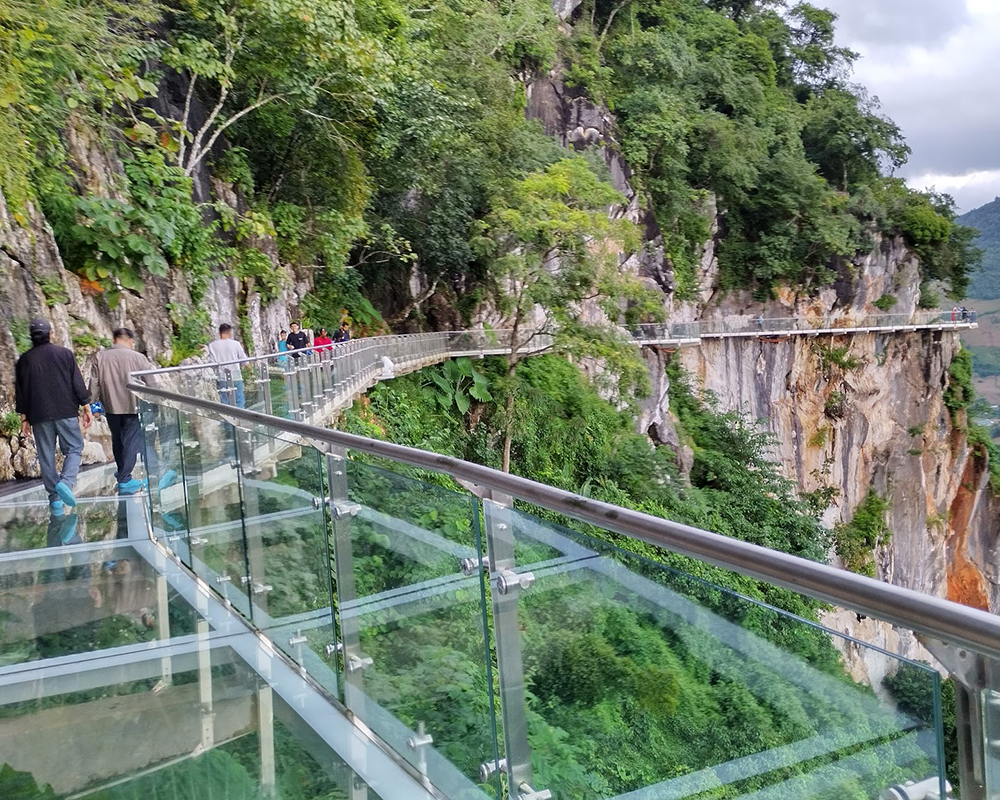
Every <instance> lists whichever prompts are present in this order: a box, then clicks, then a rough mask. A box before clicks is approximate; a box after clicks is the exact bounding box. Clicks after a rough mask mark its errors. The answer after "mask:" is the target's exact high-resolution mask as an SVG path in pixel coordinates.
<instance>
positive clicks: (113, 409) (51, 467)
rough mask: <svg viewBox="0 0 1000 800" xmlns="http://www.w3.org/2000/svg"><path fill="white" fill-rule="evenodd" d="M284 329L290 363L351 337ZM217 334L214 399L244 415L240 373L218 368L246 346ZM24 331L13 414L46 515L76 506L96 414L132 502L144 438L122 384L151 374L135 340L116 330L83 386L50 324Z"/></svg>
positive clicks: (169, 476)
mask: <svg viewBox="0 0 1000 800" xmlns="http://www.w3.org/2000/svg"><path fill="white" fill-rule="evenodd" d="M288 327H289V328H290V329H291V332H290V333H287V334H286V332H285V331H282V332H281V339H280V341H279V350H281V351H288V352H289V354H290V355H291V356H292V357H293V358H298V357H299V355H300V354H299V352H297V351H305V352H309V351H310V349H312V348H315V349H316V350H320V351H322V350H327V349H332V348H333V346H334V345H335V344H337V343H339V342H346V341H349V340H350V338H351V332H350V326H349V325H348V324H347V323H346V322H344V323H343V324H342V325H341V326H340V330H338V331H337V332H336V334H335V336H334V338H332V339H331V338H329V337H328V336H327V335H326V330H325V329H324V328H320V330H319V335H317V336H316V337H315V338H314V339H313V341H312V343H310V342H309V336H308V334H306V333H305V332H304V331H301V330H300V329H299V324H298V323H297V322H292V323H290V324H289V326H288ZM218 331H219V337H218V339H216V340H215V341H213V342H211V343H210V344H209V345H208V360H209V361H210V362H211V363H214V364H216V365H217V367H216V382H217V383H216V385H217V388H218V390H219V399H220V400H221V401H222V402H223V403H226V404H228V405H234V406H237V407H239V408H243V407H244V406H245V405H246V399H245V392H244V386H243V380H242V374H241V372H240V370H239V368H238V366H237V367H236V368H235V369H232V370H226V369H224V368H223V365H227V364H233V362H239V361H245V360H247V358H248V356H247V353H246V350H245V349H244V348H243V345H242V344H241V343H240V342H239V341H238V340H237V339H235V338H233V326H232V325H230V324H229V323H223V324H221V325H219V328H218ZM28 332H29V336H30V338H31V348H30V349H29V350H28V351H27V352H25V353H24V354H23V355H21V357H20V358H19V359H18V360H17V364H16V365H15V407H16V411H17V413H18V414H20V417H21V435H22V436H25V437H28V436H33V437H34V440H35V448H36V451H37V454H38V466H39V469H40V471H41V474H42V484H43V486H44V487H45V491H46V494H47V495H48V499H49V508H50V510H51V512H52V513H53V514H55V515H62V514H63V513H64V511H65V509H66V508H67V507H69V508H72V507H74V506H76V504H77V500H76V496H75V494H74V492H73V490H74V487H75V486H76V481H77V477H78V475H79V472H80V466H81V463H82V458H83V431H85V430H87V429H88V428H89V427H90V425H91V424H92V422H93V418H94V409H98V410H99V411H100V412H103V414H104V416H105V417H106V419H107V421H108V428H109V430H110V432H111V450H112V453H113V455H114V459H115V479H116V481H117V482H118V491H119V493H120V494H123V495H130V494H135V492H137V491H139V490H140V489H141V488H144V487H145V481H139V480H137V479H135V478H133V477H132V473H133V471H134V470H135V466H136V461H137V459H138V456H139V451H140V448H141V447H142V442H143V439H142V429H141V427H140V425H139V410H138V405H137V402H136V397H135V395H134V394H133V393H132V392H131V391H130V390H129V389H128V386H127V384H128V381H129V376H130V375H131V373H133V372H142V371H145V370H152V369H154V368H155V367H154V366H153V364H152V363H151V362H150V360H149V359H148V358H147V357H146V356H144V355H143V354H142V353H139V352H138V351H137V350H136V349H135V334H134V333H133V332H132V331H131V330H130V329H129V328H125V327H122V328H116V329H115V330H114V331H113V333H112V337H113V339H112V345H111V347H110V348H107V349H105V350H101V351H100V352H98V353H97V355H96V357H95V359H94V362H93V366H92V368H91V370H90V383H89V385H88V383H87V382H86V381H85V380H84V377H83V373H82V372H81V371H80V368H79V366H78V365H77V363H76V357H75V356H74V354H73V351H72V350H70V349H68V348H66V347H60V346H59V345H56V344H53V343H52V341H51V336H52V326H51V325H50V324H49V322H48V321H47V320H45V319H41V318H39V319H34V320H32V321H31V323H30V325H29V327H28ZM92 404H93V408H92ZM81 410H82V411H81ZM57 444H58V447H59V450H60V451H61V452H62V454H63V463H62V467H61V468H59V467H58V466H57V464H56V446H57ZM148 457H150V458H152V457H153V455H152V454H148ZM146 468H147V473H149V472H154V471H155V468H151V465H150V464H147V465H146ZM176 478H177V475H176V473H175V472H174V471H173V470H170V471H168V472H166V473H165V474H164V475H163V476H162V477H161V478H160V482H159V483H160V487H161V488H165V487H166V486H169V485H170V484H171V483H173V481H174V480H176Z"/></svg>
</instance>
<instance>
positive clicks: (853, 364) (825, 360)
mask: <svg viewBox="0 0 1000 800" xmlns="http://www.w3.org/2000/svg"><path fill="white" fill-rule="evenodd" d="M815 352H816V353H817V354H818V355H819V360H820V364H821V365H822V367H823V369H824V371H829V369H830V367H831V366H834V367H838V368H839V369H841V370H843V371H844V372H850V371H851V370H855V369H858V368H859V367H860V366H861V360H860V359H859V358H858V357H857V356H852V355H851V345H849V344H846V345H843V346H842V347H834V346H833V345H832V344H831V345H829V346H828V347H823V345H817V346H816V347H815Z"/></svg>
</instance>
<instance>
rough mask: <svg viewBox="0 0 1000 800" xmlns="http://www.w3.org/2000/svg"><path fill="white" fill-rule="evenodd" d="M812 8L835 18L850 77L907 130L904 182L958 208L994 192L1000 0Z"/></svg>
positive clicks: (998, 160) (999, 159) (853, 0)
mask: <svg viewBox="0 0 1000 800" xmlns="http://www.w3.org/2000/svg"><path fill="white" fill-rule="evenodd" d="M812 2H813V4H814V5H817V6H825V7H826V8H829V9H831V10H832V11H835V12H836V13H837V14H838V15H839V17H840V19H839V20H838V22H837V29H838V37H837V38H838V42H839V44H842V45H846V46H848V47H850V48H851V49H852V50H856V51H858V52H859V53H861V58H860V59H859V60H858V62H857V64H856V65H855V73H854V79H855V81H856V82H858V83H861V84H863V85H865V86H866V87H868V90H869V91H870V92H871V93H872V94H874V95H876V96H877V97H878V98H879V99H880V100H881V101H882V109H883V111H884V112H885V113H886V114H888V116H890V117H891V118H892V119H893V120H895V122H896V123H897V124H898V125H899V126H900V127H901V128H902V129H903V133H904V135H905V136H906V140H907V142H908V143H909V145H910V147H911V148H912V149H913V153H912V155H911V156H910V161H909V163H908V164H907V165H906V166H905V167H903V169H902V170H901V174H902V175H904V176H905V177H906V178H907V179H908V181H909V183H910V185H911V186H913V187H915V188H925V187H930V186H933V187H935V188H936V189H937V190H938V191H942V192H948V193H949V194H951V195H952V196H953V197H954V198H955V200H956V201H957V203H958V207H959V209H960V210H961V211H962V212H965V211H971V210H972V209H973V208H976V207H978V206H981V205H983V204H984V203H988V202H990V201H991V200H993V198H994V197H996V196H998V195H1000V0H812Z"/></svg>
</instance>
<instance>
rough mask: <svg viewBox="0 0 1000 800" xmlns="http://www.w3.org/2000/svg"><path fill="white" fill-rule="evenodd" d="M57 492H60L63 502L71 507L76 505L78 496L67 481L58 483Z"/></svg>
mask: <svg viewBox="0 0 1000 800" xmlns="http://www.w3.org/2000/svg"><path fill="white" fill-rule="evenodd" d="M56 494H58V495H59V496H60V497H61V498H62V500H63V502H64V503H65V504H66V505H68V506H69V507H70V508H72V507H73V506H75V505H76V497H74V495H73V489H72V487H71V486H70V485H69V484H68V483H66V482H65V481H59V483H57V484H56Z"/></svg>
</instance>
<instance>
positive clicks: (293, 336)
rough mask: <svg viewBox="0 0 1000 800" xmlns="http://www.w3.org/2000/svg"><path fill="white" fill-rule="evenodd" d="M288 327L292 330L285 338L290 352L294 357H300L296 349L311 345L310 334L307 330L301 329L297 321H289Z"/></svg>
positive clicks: (303, 348)
mask: <svg viewBox="0 0 1000 800" xmlns="http://www.w3.org/2000/svg"><path fill="white" fill-rule="evenodd" d="M288 327H289V328H290V329H291V331H292V332H291V333H290V334H288V338H287V339H285V344H287V345H288V354H289V355H290V356H291V357H292V358H298V357H299V354H298V353H296V352H295V351H296V350H305V349H306V348H307V347H309V335H308V334H307V333H306V332H305V331H300V330H299V323H297V322H292V323H289V325H288Z"/></svg>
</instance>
